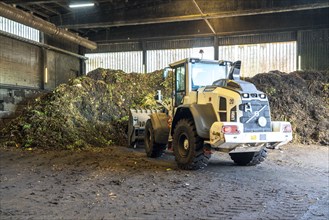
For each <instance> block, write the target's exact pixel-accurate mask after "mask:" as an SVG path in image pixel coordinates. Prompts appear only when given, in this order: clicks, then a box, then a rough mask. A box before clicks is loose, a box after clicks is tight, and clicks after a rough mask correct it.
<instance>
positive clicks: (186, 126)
mask: <svg viewBox="0 0 329 220" xmlns="http://www.w3.org/2000/svg"><path fill="white" fill-rule="evenodd" d="M173 146H174V155H175V160H176V162H177V165H178V167H179V168H181V169H184V170H197V169H201V168H204V167H206V166H207V165H208V162H209V159H210V153H209V151H206V150H205V149H204V141H203V139H202V138H200V137H199V136H198V134H197V132H196V128H195V125H194V121H193V120H192V119H181V120H180V121H178V122H177V125H176V127H175V130H174V134H173Z"/></svg>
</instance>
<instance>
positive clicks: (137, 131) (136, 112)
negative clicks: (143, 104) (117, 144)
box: [128, 109, 159, 148]
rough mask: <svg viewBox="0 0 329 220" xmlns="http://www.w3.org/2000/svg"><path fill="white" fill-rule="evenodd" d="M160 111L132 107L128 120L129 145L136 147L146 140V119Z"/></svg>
mask: <svg viewBox="0 0 329 220" xmlns="http://www.w3.org/2000/svg"><path fill="white" fill-rule="evenodd" d="M155 112H159V110H155V109H152V110H151V109H130V111H129V122H128V146H129V147H134V148H136V146H137V144H138V143H141V142H144V131H145V124H146V121H147V120H148V119H149V118H150V114H152V113H155Z"/></svg>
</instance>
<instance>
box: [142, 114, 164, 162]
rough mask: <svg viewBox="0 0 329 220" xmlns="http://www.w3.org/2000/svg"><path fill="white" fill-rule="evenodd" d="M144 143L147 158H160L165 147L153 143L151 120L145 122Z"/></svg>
mask: <svg viewBox="0 0 329 220" xmlns="http://www.w3.org/2000/svg"><path fill="white" fill-rule="evenodd" d="M144 143H145V151H146V155H147V156H148V157H152V158H156V157H161V156H162V154H163V152H164V150H165V149H166V145H164V144H158V143H156V142H155V139H154V130H153V126H152V122H151V120H147V122H146V125H145V136H144Z"/></svg>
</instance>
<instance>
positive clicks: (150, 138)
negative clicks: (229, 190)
mask: <svg viewBox="0 0 329 220" xmlns="http://www.w3.org/2000/svg"><path fill="white" fill-rule="evenodd" d="M240 67H241V61H236V62H234V63H233V62H230V61H216V60H204V59H197V58H186V59H183V60H180V61H178V62H175V63H173V64H170V68H171V69H172V71H173V82H172V88H173V97H172V101H171V105H170V106H169V107H166V108H164V109H163V110H162V111H146V110H144V111H143V110H131V112H130V117H129V129H128V137H129V145H130V146H133V145H134V144H136V142H138V141H144V145H145V151H146V154H147V156H148V157H153V158H156V157H160V156H161V155H162V154H163V153H164V151H165V150H166V149H167V148H168V149H170V150H173V153H174V156H175V160H176V162H177V165H178V167H179V168H181V169H187V170H190V169H200V168H204V167H205V166H207V164H208V162H209V159H210V156H211V154H212V153H213V152H214V151H221V152H226V153H229V155H230V157H231V158H232V160H233V161H234V162H235V163H236V164H238V165H242V166H244V165H256V164H259V163H261V162H262V161H263V160H264V159H265V158H266V156H267V150H266V149H267V147H275V146H278V145H283V144H286V143H288V142H289V141H291V140H292V128H291V124H290V123H289V122H286V121H271V114H270V105H269V102H268V98H267V95H266V94H265V93H263V92H261V91H259V90H257V88H256V87H255V86H254V85H253V84H252V83H250V82H246V81H243V80H241V79H240Z"/></svg>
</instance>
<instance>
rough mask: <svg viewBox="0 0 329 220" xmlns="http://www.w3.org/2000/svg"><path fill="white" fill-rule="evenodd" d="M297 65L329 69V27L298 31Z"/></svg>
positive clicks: (309, 68) (312, 68)
mask: <svg viewBox="0 0 329 220" xmlns="http://www.w3.org/2000/svg"><path fill="white" fill-rule="evenodd" d="M298 56H299V61H300V64H299V67H300V69H302V70H314V69H315V70H329V29H321V30H311V31H299V32H298Z"/></svg>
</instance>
